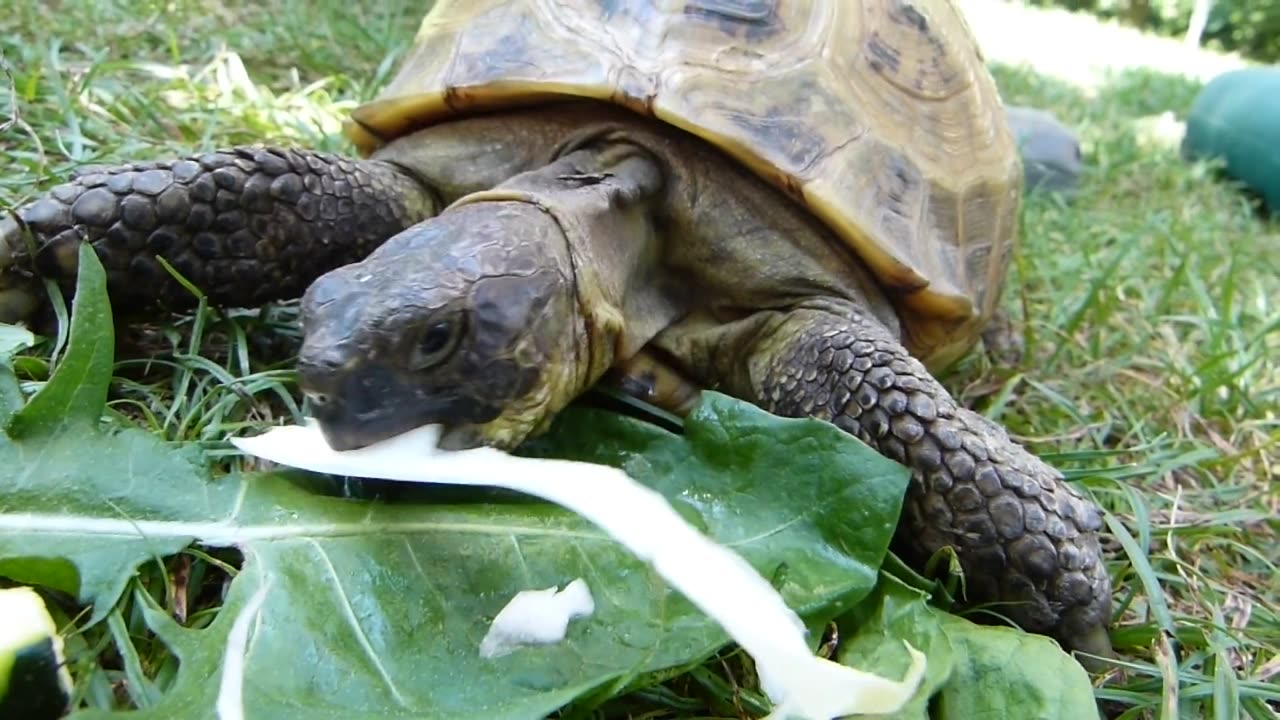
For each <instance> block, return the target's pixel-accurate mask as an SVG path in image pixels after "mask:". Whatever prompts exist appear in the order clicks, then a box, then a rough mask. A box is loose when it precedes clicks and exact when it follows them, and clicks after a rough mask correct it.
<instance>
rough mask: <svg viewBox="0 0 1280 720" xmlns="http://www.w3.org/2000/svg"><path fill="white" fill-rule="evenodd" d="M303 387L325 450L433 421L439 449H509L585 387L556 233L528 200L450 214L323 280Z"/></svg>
mask: <svg viewBox="0 0 1280 720" xmlns="http://www.w3.org/2000/svg"><path fill="white" fill-rule="evenodd" d="M302 321H303V331H304V339H303V345H302V350H301V352H300V354H299V358H298V371H299V381H300V384H301V386H302V389H303V391H304V392H305V393H306V395H307V396H308V398H309V399H310V401H311V404H312V411H313V413H314V415H315V418H316V420H317V421H319V424H320V427H321V429H322V431H323V433H324V435H325V438H326V439H327V441H328V442H329V444H330V445H331V446H332V447H333V448H334V449H336V450H350V449H355V448H359V447H364V446H366V445H370V444H372V443H375V442H378V441H380V440H384V439H386V438H389V437H391V436H394V435H398V434H400V433H403V432H406V431H408V430H411V429H413V428H415V427H419V426H422V425H427V424H437V423H438V424H441V425H443V426H444V433H443V434H442V436H441V441H440V445H441V447H444V448H447V449H464V448H469V447H476V446H479V445H491V446H494V447H500V448H507V449H509V448H511V447H514V446H515V445H518V444H519V443H520V442H521V441H522V440H524V438H525V437H526V436H528V435H529V434H530V433H532V432H535V431H537V430H538V429H540V428H541V427H542V426H543V425H544V424H545V423H546V422H547V421H549V420H550V418H551V416H552V415H554V413H556V412H558V411H559V410H560V409H561V408H562V407H563V406H564V405H566V404H568V402H569V401H570V400H571V399H572V398H573V396H575V395H576V394H577V393H578V392H579V391H580V388H581V385H582V382H581V375H583V374H584V373H585V368H583V367H582V363H580V362H579V361H578V358H579V356H580V355H581V352H580V350H579V348H580V342H581V341H582V338H583V337H584V335H583V333H584V328H583V323H582V320H581V318H580V316H579V313H578V305H577V302H576V295H575V290H574V284H573V272H572V269H571V264H570V259H569V250H568V247H567V244H566V240H565V237H564V235H563V233H562V232H561V230H560V227H559V225H558V224H557V223H556V222H555V221H554V220H553V219H552V218H551V217H550V216H549V215H547V213H545V212H544V211H542V210H540V209H538V208H537V207H536V206H534V205H531V204H529V203H524V202H481V203H476V204H471V205H462V206H460V207H456V208H454V209H452V210H450V211H448V212H446V213H445V214H443V215H441V216H439V217H436V218H434V219H432V220H428V221H426V222H423V223H420V224H418V225H415V226H413V227H411V228H409V229H408V230H405V231H404V232H402V233H400V234H399V235H397V236H395V237H394V238H392V239H391V240H389V241H387V242H386V243H385V244H384V245H382V246H381V247H380V248H378V249H377V250H376V251H374V252H373V253H372V254H371V255H370V256H369V257H367V258H366V259H365V260H363V261H361V262H358V263H355V264H353V265H348V266H345V267H342V268H339V269H337V270H334V271H332V272H329V273H328V274H326V275H323V276H321V277H320V278H319V279H317V280H316V282H315V283H313V284H312V285H311V287H310V288H309V289H308V290H307V292H306V295H305V296H304V298H303V303H302Z"/></svg>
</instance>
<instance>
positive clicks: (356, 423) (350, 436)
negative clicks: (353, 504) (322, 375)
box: [312, 401, 449, 452]
mask: <svg viewBox="0 0 1280 720" xmlns="http://www.w3.org/2000/svg"><path fill="white" fill-rule="evenodd" d="M312 413H313V416H314V417H315V419H316V421H317V422H318V423H319V425H320V432H321V434H322V435H324V439H325V442H327V443H328V444H329V447H331V448H333V449H334V450H338V451H340V452H341V451H345V450H359V449H360V448H363V447H368V446H370V445H373V444H376V443H379V442H382V441H383V440H388V439H390V438H393V437H395V436H397V435H402V434H404V433H406V432H409V431H410V430H414V429H416V428H420V427H422V426H423V425H430V424H432V423H435V422H439V413H438V412H432V408H431V407H430V404H428V403H424V404H422V405H419V406H418V407H406V408H391V407H383V408H378V409H374V410H368V411H364V412H351V411H349V410H348V409H347V408H345V407H343V405H342V403H340V402H332V401H331V402H329V403H325V404H320V403H316V404H315V407H314V408H313V410H312ZM445 432H446V433H448V432H449V428H448V426H447V425H446V426H445Z"/></svg>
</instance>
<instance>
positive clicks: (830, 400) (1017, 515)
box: [716, 304, 1111, 655]
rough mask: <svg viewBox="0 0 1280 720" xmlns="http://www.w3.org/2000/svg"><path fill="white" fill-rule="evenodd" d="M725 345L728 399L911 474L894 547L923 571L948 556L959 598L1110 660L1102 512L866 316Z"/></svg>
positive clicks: (738, 337)
mask: <svg viewBox="0 0 1280 720" xmlns="http://www.w3.org/2000/svg"><path fill="white" fill-rule="evenodd" d="M740 325H742V327H741V328H740V330H739V331H737V332H732V333H730V334H728V335H727V336H726V335H722V336H721V340H720V342H719V343H718V352H717V353H716V355H717V356H718V357H720V358H721V359H720V360H719V362H720V363H722V370H721V372H722V374H723V376H724V377H725V378H726V380H727V384H729V385H731V386H733V387H732V391H733V392H734V393H737V394H740V395H741V396H743V397H746V398H749V399H752V400H753V401H755V402H756V403H758V404H760V405H761V406H762V407H764V408H765V409H767V410H770V411H771V412H774V413H778V414H781V415H788V416H800V417H804V416H815V417H818V418H822V419H825V420H828V421H831V422H833V423H835V424H836V425H837V426H839V427H840V428H842V429H844V430H846V431H848V432H850V433H852V434H854V435H856V436H857V437H859V438H860V439H862V440H863V441H864V442H866V443H868V444H869V445H871V446H872V447H874V448H876V449H877V450H879V451H880V452H881V453H882V454H884V455H886V456H887V457H889V458H892V459H893V460H896V461H898V462H901V463H903V464H905V465H906V466H908V467H909V468H910V469H911V472H912V479H911V485H910V489H909V490H908V493H907V498H906V504H905V507H904V511H903V521H902V523H901V526H900V527H899V532H898V536H897V539H896V547H897V549H898V550H899V551H900V552H902V553H903V555H904V556H905V558H906V559H907V560H908V561H910V562H912V563H913V564H915V565H916V566H917V567H920V566H921V565H922V564H923V563H924V561H925V560H927V559H928V558H929V557H930V555H932V554H933V553H934V552H936V551H938V550H940V549H942V548H944V547H948V546H950V547H952V548H954V549H955V551H956V552H957V555H958V557H959V559H960V563H961V565H962V567H963V569H964V571H965V577H966V592H967V598H966V599H967V600H968V601H970V602H999V603H1001V605H1000V606H998V607H995V608H994V609H995V610H996V611H997V612H1000V613H1002V614H1004V615H1006V616H1007V617H1009V618H1011V619H1013V620H1014V621H1015V622H1017V623H1018V624H1019V625H1021V626H1022V627H1023V628H1024V629H1026V630H1028V631H1031V632H1038V633H1043V634H1048V635H1052V636H1054V637H1056V638H1057V639H1058V640H1059V641H1060V642H1062V643H1063V644H1064V645H1065V646H1066V647H1068V649H1077V650H1083V651H1085V652H1090V653H1094V654H1099V655H1108V654H1110V640H1109V637H1108V634H1107V630H1106V626H1107V623H1108V622H1109V613H1110V601H1111V582H1110V578H1109V577H1108V576H1107V572H1106V569H1105V567H1104V565H1103V561H1102V553H1101V549H1100V546H1099V543H1098V534H1097V533H1098V530H1099V529H1100V528H1101V527H1102V517H1101V513H1100V511H1099V509H1098V508H1097V507H1095V506H1094V505H1093V504H1092V503H1090V502H1088V501H1087V500H1085V499H1084V498H1083V497H1082V496H1081V495H1079V494H1078V493H1077V491H1076V490H1075V489H1073V488H1072V487H1071V486H1069V485H1067V484H1066V483H1064V482H1063V478H1062V475H1061V474H1060V473H1059V472H1058V471H1056V470H1055V469H1053V468H1052V467H1050V466H1049V465H1047V464H1045V463H1044V462H1042V461H1041V460H1039V459H1038V458H1036V457H1035V456H1033V455H1032V454H1031V453H1029V452H1027V451H1026V450H1024V449H1023V448H1022V447H1020V446H1018V445H1017V444H1015V443H1014V442H1013V441H1012V440H1010V439H1009V436H1008V434H1007V433H1006V432H1005V430H1004V429H1003V428H1001V427H1000V426H998V425H996V424H995V423H993V422H991V421H989V420H987V419H986V418H984V417H982V416H980V415H978V414H976V413H974V412H971V411H969V410H967V409H965V408H963V407H961V406H959V405H957V404H956V402H955V401H954V400H953V399H952V398H951V396H950V395H949V394H948V393H947V392H946V390H944V389H943V388H942V386H941V385H939V384H938V382H937V381H936V380H935V379H934V378H933V377H932V376H931V375H930V374H929V372H928V371H927V370H926V369H925V368H924V366H923V365H922V364H921V363H920V362H919V361H918V360H916V359H915V358H913V357H912V356H910V355H909V354H908V353H907V351H906V350H905V349H904V348H903V347H902V345H901V344H899V342H898V341H897V340H896V339H895V338H894V337H893V336H892V335H891V334H890V333H889V331H888V330H886V329H885V328H884V327H883V326H881V325H880V324H879V323H878V322H877V321H876V320H874V319H873V318H872V317H871V316H870V315H869V314H868V313H866V312H865V311H862V310H861V309H859V308H857V307H855V306H853V305H851V304H849V305H845V304H841V305H840V306H839V307H832V308H822V309H796V310H793V311H790V312H786V313H781V312H769V313H760V314H758V315H756V316H753V317H752V318H750V319H749V320H746V321H742V323H740Z"/></svg>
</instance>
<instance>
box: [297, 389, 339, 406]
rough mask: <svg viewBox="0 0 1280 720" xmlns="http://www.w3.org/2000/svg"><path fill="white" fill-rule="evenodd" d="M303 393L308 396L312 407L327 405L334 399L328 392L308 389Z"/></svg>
mask: <svg viewBox="0 0 1280 720" xmlns="http://www.w3.org/2000/svg"><path fill="white" fill-rule="evenodd" d="M302 394H303V396H304V397H306V399H307V402H308V403H310V404H311V406H312V407H316V408H322V407H325V406H326V405H328V404H329V403H330V402H331V401H332V400H333V398H332V397H330V396H329V394H328V393H322V392H315V391H312V390H307V391H304V392H303V393H302Z"/></svg>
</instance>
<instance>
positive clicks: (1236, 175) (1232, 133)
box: [1182, 66, 1280, 212]
mask: <svg viewBox="0 0 1280 720" xmlns="http://www.w3.org/2000/svg"><path fill="white" fill-rule="evenodd" d="M1182 153H1183V156H1184V157H1186V158H1188V159H1220V160H1222V161H1223V162H1224V163H1225V165H1226V167H1225V170H1226V174H1227V176H1228V177H1230V178H1232V179H1235V180H1238V181H1240V182H1241V183H1244V184H1245V185H1246V186H1248V187H1249V188H1251V189H1253V190H1255V191H1256V192H1257V193H1258V194H1259V195H1261V196H1262V200H1263V202H1264V203H1265V204H1266V205H1267V207H1268V209H1270V210H1271V211H1272V212H1275V211H1276V210H1277V209H1280V66H1271V67H1262V68H1247V69H1244V70H1233V71H1231V72H1226V73H1223V74H1221V75H1219V76H1217V77H1215V78H1214V79H1213V80H1211V81H1210V82H1209V84H1208V85H1205V87H1204V90H1201V91H1200V94H1199V95H1198V96H1196V99H1195V102H1193V103H1192V105H1191V111H1190V113H1189V114H1188V116H1187V131H1186V135H1185V136H1184V137H1183V139H1182Z"/></svg>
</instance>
